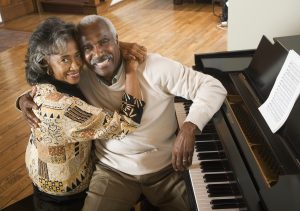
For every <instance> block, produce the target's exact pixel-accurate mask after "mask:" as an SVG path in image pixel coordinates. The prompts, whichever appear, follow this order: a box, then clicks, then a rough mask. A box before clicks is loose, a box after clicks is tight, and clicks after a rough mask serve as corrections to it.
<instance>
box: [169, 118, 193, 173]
mask: <svg viewBox="0 0 300 211" xmlns="http://www.w3.org/2000/svg"><path fill="white" fill-rule="evenodd" d="M196 129H197V126H196V125H195V124H193V123H191V122H185V123H183V125H182V127H181V129H180V131H179V133H178V135H177V138H176V141H175V144H174V147H173V152H172V165H173V168H174V169H175V171H183V170H185V169H187V168H188V167H189V166H190V165H191V164H192V158H193V153H194V145H195V132H196Z"/></svg>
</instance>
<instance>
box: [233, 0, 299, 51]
mask: <svg viewBox="0 0 300 211" xmlns="http://www.w3.org/2000/svg"><path fill="white" fill-rule="evenodd" d="M296 34H300V0H229V7H228V42H227V49H228V50H241V49H253V48H256V47H257V45H258V43H259V40H260V39H261V37H262V35H266V36H267V37H268V38H269V39H270V40H271V41H272V39H273V37H280V36H289V35H296Z"/></svg>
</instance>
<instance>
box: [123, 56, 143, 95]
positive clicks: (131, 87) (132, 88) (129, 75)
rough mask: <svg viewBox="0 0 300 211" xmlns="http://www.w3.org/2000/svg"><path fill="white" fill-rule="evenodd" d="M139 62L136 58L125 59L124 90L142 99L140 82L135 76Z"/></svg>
mask: <svg viewBox="0 0 300 211" xmlns="http://www.w3.org/2000/svg"><path fill="white" fill-rule="evenodd" d="M138 65H139V63H138V62H137V60H136V59H125V73H126V76H125V77H126V82H125V92H126V93H127V94H130V95H132V96H133V97H135V98H136V99H140V100H141V99H142V94H141V88H140V83H139V80H138V77H137V68H138Z"/></svg>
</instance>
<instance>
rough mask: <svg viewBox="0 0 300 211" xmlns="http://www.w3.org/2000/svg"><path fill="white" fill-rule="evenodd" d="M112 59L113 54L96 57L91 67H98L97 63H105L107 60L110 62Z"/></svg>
mask: <svg viewBox="0 0 300 211" xmlns="http://www.w3.org/2000/svg"><path fill="white" fill-rule="evenodd" d="M112 58H113V56H112V55H111V54H106V55H103V56H100V57H94V58H93V59H92V60H91V65H96V64H97V63H101V62H104V61H105V60H110V59H112Z"/></svg>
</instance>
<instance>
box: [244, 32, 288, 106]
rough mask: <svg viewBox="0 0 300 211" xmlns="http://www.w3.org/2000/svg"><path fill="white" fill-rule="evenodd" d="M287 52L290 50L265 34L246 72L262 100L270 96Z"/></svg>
mask: <svg viewBox="0 0 300 211" xmlns="http://www.w3.org/2000/svg"><path fill="white" fill-rule="evenodd" d="M287 54H288V50H287V49H285V48H282V46H281V45H280V44H279V43H278V42H275V44H274V45H273V44H272V43H271V42H270V41H269V40H268V39H267V38H266V37H265V36H263V37H262V39H261V41H260V43H259V45H258V47H257V50H256V51H255V54H254V56H253V59H252V61H251V63H250V65H249V67H248V68H247V69H246V70H245V72H244V74H245V76H246V77H247V79H248V81H249V83H250V84H251V86H252V87H253V89H254V91H255V92H256V94H257V96H258V98H259V99H260V101H261V102H264V101H265V100H266V99H267V98H268V96H269V93H270V92H271V89H272V87H273V85H274V83H275V80H276V77H277V75H278V73H279V72H280V69H281V67H282V65H283V63H284V61H285V58H286V57H287Z"/></svg>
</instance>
